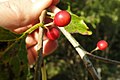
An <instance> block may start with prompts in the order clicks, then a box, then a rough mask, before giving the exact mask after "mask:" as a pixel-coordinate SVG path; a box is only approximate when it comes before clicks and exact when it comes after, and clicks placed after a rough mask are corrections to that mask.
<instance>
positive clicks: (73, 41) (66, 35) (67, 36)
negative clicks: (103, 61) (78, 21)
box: [59, 27, 100, 80]
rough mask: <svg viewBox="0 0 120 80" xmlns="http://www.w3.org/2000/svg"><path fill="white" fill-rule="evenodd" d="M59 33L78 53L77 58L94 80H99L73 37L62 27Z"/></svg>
mask: <svg viewBox="0 0 120 80" xmlns="http://www.w3.org/2000/svg"><path fill="white" fill-rule="evenodd" d="M59 29H60V30H61V32H62V33H63V34H64V35H65V37H66V38H67V39H68V40H69V41H70V43H71V44H72V45H73V47H74V48H75V50H76V51H77V52H78V54H79V56H80V57H81V59H82V60H83V63H84V65H85V67H86V68H87V69H88V71H89V73H90V74H91V75H92V77H93V79H94V80H100V76H99V75H98V73H97V72H96V70H95V68H94V67H93V65H92V63H91V61H90V60H89V59H88V57H87V55H86V52H85V51H84V50H83V49H82V48H81V47H80V44H79V43H78V42H77V41H76V40H75V39H74V38H73V36H72V35H71V34H70V33H69V32H67V31H66V30H65V28H64V27H59Z"/></svg>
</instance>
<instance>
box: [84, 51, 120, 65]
mask: <svg viewBox="0 0 120 80" xmlns="http://www.w3.org/2000/svg"><path fill="white" fill-rule="evenodd" d="M86 54H87V55H88V56H90V57H92V58H94V59H99V60H101V61H103V62H105V63H112V64H117V65H120V61H116V60H111V59H107V58H103V57H99V56H96V55H93V54H91V53H88V52H86Z"/></svg>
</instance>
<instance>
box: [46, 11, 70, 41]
mask: <svg viewBox="0 0 120 80" xmlns="http://www.w3.org/2000/svg"><path fill="white" fill-rule="evenodd" d="M70 21H71V15H70V14H69V12H67V11H65V10H62V11H59V12H58V13H57V14H56V15H55V16H54V19H53V24H54V26H58V27H64V26H67V25H68V24H69V23H70ZM45 34H46V36H47V37H48V38H49V39H50V40H56V39H58V38H59V37H60V31H59V29H58V28H57V27H52V28H48V29H47V31H46V32H45Z"/></svg>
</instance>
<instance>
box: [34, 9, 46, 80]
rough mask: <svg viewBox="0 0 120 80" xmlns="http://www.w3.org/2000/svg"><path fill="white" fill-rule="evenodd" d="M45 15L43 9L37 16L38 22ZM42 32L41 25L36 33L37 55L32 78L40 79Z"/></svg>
mask: <svg viewBox="0 0 120 80" xmlns="http://www.w3.org/2000/svg"><path fill="white" fill-rule="evenodd" d="M45 15H46V10H43V11H42V13H41V15H40V17H39V20H40V23H43V21H44V18H45ZM43 34H44V30H43V27H42V26H41V27H39V34H38V47H37V50H38V57H37V63H36V67H35V77H34V80H42V74H41V66H42V62H43V56H42V53H43Z"/></svg>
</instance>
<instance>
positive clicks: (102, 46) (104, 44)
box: [97, 40, 108, 50]
mask: <svg viewBox="0 0 120 80" xmlns="http://www.w3.org/2000/svg"><path fill="white" fill-rule="evenodd" d="M107 47H108V43H107V42H106V41H105V40H100V41H98V43H97V48H98V49H99V50H105V49H106V48H107Z"/></svg>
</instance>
